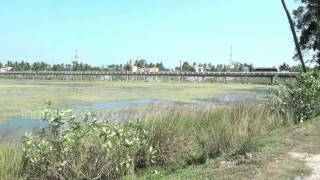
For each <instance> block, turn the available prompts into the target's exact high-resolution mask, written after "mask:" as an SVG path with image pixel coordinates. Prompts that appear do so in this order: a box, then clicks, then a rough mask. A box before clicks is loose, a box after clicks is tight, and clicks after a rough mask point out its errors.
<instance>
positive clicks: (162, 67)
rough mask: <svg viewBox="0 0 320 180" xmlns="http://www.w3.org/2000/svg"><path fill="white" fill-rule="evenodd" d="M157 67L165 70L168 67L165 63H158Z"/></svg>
mask: <svg viewBox="0 0 320 180" xmlns="http://www.w3.org/2000/svg"><path fill="white" fill-rule="evenodd" d="M156 67H157V68H159V71H165V70H166V68H165V67H164V65H163V63H162V62H161V63H156Z"/></svg>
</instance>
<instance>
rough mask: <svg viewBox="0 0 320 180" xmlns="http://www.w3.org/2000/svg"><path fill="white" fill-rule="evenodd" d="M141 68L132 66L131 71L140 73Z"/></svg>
mask: <svg viewBox="0 0 320 180" xmlns="http://www.w3.org/2000/svg"><path fill="white" fill-rule="evenodd" d="M139 69H140V68H139V67H138V66H131V71H132V72H138V70H139Z"/></svg>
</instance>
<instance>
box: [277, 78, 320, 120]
mask: <svg viewBox="0 0 320 180" xmlns="http://www.w3.org/2000/svg"><path fill="white" fill-rule="evenodd" d="M274 95H275V96H274V98H273V101H274V109H277V110H280V111H281V112H282V113H287V112H290V113H292V114H293V118H294V121H295V122H303V121H305V120H308V119H310V118H312V117H314V116H316V115H318V114H319V112H320V79H319V78H317V76H316V75H314V74H313V73H311V72H309V73H303V74H301V75H299V76H298V77H297V78H296V82H295V83H292V84H290V83H286V84H281V85H280V88H279V89H277V90H276V91H274Z"/></svg>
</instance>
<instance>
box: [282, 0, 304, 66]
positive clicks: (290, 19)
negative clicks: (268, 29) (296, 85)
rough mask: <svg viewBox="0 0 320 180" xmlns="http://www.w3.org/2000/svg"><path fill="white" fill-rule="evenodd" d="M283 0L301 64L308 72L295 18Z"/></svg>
mask: <svg viewBox="0 0 320 180" xmlns="http://www.w3.org/2000/svg"><path fill="white" fill-rule="evenodd" d="M281 2H282V5H283V8H284V10H285V12H286V14H287V17H288V20H289V24H290V28H291V31H292V35H293V39H294V43H295V45H296V49H297V52H298V56H299V59H300V61H301V65H302V68H303V71H304V72H307V69H306V65H305V63H304V60H303V56H302V53H301V48H300V45H299V41H298V37H297V34H296V30H295V27H294V23H293V20H292V18H291V15H290V13H289V10H288V8H287V5H286V2H285V1H284V0H281Z"/></svg>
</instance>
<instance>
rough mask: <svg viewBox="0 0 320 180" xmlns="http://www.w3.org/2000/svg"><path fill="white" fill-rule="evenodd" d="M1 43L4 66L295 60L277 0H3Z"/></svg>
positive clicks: (267, 63)
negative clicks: (24, 63)
mask: <svg viewBox="0 0 320 180" xmlns="http://www.w3.org/2000/svg"><path fill="white" fill-rule="evenodd" d="M287 3H288V6H289V8H290V10H291V11H292V10H293V8H294V0H287ZM0 42H1V43H0V62H2V63H5V62H6V61H7V60H19V61H20V60H25V61H29V62H33V61H45V62H47V63H50V64H53V63H70V62H71V61H72V60H73V59H74V54H75V49H77V50H78V55H79V59H80V60H81V61H82V62H83V63H89V64H92V65H95V66H102V65H109V64H123V63H126V62H127V61H129V60H130V59H132V60H135V59H137V58H143V59H146V60H148V61H150V62H163V63H164V65H165V66H167V67H170V68H173V67H175V66H178V65H179V61H180V60H182V61H189V62H190V63H193V62H201V63H204V62H207V63H209V62H210V63H213V64H228V63H229V60H230V46H231V45H232V47H233V60H234V61H237V62H241V63H253V65H255V66H278V65H280V64H282V63H283V62H286V63H288V64H290V65H296V64H298V62H297V61H294V60H292V56H293V54H294V43H293V40H292V35H291V32H290V28H289V24H288V20H287V18H286V16H285V13H284V10H283V8H282V5H281V2H280V0H245V1H239V0H228V1H224V0H197V1H196V0H175V1H172V0H152V1H150V0H135V1H132V0H114V1H111V0H110V1H103V0H97V1H78V0H46V1H43V0H28V1H21V0H10V1H3V2H1V6H0Z"/></svg>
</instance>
